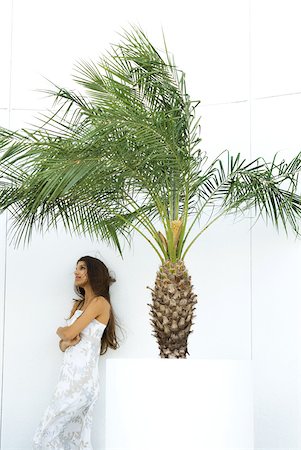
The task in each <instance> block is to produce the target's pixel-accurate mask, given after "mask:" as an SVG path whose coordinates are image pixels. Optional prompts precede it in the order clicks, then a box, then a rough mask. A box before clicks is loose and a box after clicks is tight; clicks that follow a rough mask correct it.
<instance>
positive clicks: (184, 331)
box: [148, 260, 197, 358]
mask: <svg viewBox="0 0 301 450" xmlns="http://www.w3.org/2000/svg"><path fill="white" fill-rule="evenodd" d="M190 280H191V277H190V276H189V275H188V272H187V270H186V267H185V264H184V262H183V261H181V260H179V261H176V262H174V263H173V262H171V261H169V260H168V261H165V262H164V263H163V264H162V265H161V266H160V268H159V270H158V272H157V276H156V282H155V287H154V289H151V291H152V300H153V302H152V305H151V304H149V303H148V306H150V309H151V311H150V315H151V316H152V319H151V323H152V325H153V328H154V333H153V336H155V337H156V339H157V342H158V344H159V349H160V357H161V358H186V353H188V355H189V352H188V350H187V339H188V336H189V334H190V333H192V331H190V328H191V325H193V323H192V319H193V318H194V317H195V315H194V314H193V311H194V310H195V307H194V306H193V305H194V304H195V303H197V300H196V295H195V294H193V292H192V287H193V286H192V284H191V281H190Z"/></svg>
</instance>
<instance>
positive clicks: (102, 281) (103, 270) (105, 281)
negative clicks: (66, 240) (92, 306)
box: [69, 256, 119, 355]
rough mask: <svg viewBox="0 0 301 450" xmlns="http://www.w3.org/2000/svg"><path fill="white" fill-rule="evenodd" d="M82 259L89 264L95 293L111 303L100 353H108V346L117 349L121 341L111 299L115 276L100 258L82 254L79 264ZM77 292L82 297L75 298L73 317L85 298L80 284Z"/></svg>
mask: <svg viewBox="0 0 301 450" xmlns="http://www.w3.org/2000/svg"><path fill="white" fill-rule="evenodd" d="M80 261H84V262H85V263H86V265H87V274H88V280H89V283H90V285H91V288H92V290H93V292H94V294H95V295H97V296H100V295H101V296H102V297H104V298H105V299H106V300H107V301H108V302H109V303H110V305H111V313H110V319H109V322H108V324H107V326H106V328H105V329H104V332H103V335H102V338H101V348H100V355H103V354H104V353H106V351H107V349H108V347H110V348H112V349H114V350H116V349H117V348H118V347H119V342H118V340H117V337H116V333H115V327H116V325H117V326H119V325H118V323H117V320H116V318H115V314H114V310H113V306H112V304H111V299H110V292H109V289H110V285H111V284H112V283H114V281H116V280H115V278H113V277H111V275H110V274H109V270H108V268H107V266H106V265H105V264H104V263H103V262H102V261H100V259H97V258H93V257H92V256H82V257H81V258H79V259H78V261H77V264H78V263H79V262H80ZM74 289H75V292H76V293H77V294H78V296H79V297H80V298H79V299H74V304H73V308H72V311H71V314H70V317H69V318H71V317H72V316H73V314H74V312H75V311H76V310H77V309H78V307H79V303H80V302H82V301H84V300H85V290H84V289H83V288H82V287H80V286H74Z"/></svg>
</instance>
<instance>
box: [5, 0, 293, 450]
mask: <svg viewBox="0 0 301 450" xmlns="http://www.w3.org/2000/svg"><path fill="white" fill-rule="evenodd" d="M298 7H299V2H298V1H292V0H286V1H272V0H270V1H267V0H227V1H223V0H210V1H209V0H207V1H204V0H201V1H200V0H199V1H192V0H188V1H186V2H185V3H176V2H171V1H165V2H162V1H157V0H154V1H153V2H151V3H150V2H148V3H143V2H139V1H138V0H136V1H134V0H128V1H127V2H121V1H115V2H112V3H111V4H109V3H108V2H106V3H104V2H98V1H96V0H86V1H85V2H79V1H74V0H73V1H70V0H65V1H62V0H60V1H59V0H52V1H51V2H50V1H42V2H41V1H37V0H26V1H22V0H2V2H1V3H0V46H1V71H0V125H2V126H10V127H11V128H13V129H17V128H20V127H22V126H23V127H28V126H29V124H31V123H32V122H33V121H34V117H35V116H37V112H38V111H42V110H43V109H45V108H47V107H51V102H50V101H49V99H48V98H45V97H44V96H43V94H41V93H38V92H35V91H34V90H35V89H41V88H49V87H50V88H51V86H50V85H49V84H48V83H47V81H46V80H45V79H44V78H43V77H46V78H48V79H49V80H51V81H53V82H55V83H57V84H60V85H63V86H66V87H72V86H74V83H73V82H72V79H71V74H72V65H73V64H74V63H75V62H76V61H77V60H78V59H79V58H90V57H91V58H94V59H95V58H97V57H98V55H101V54H102V53H103V52H104V51H105V50H106V49H107V48H108V46H109V44H110V43H111V42H116V41H117V40H118V35H117V32H119V31H120V30H121V27H127V26H128V24H129V23H138V24H140V25H141V26H142V27H143V29H144V30H145V31H146V33H147V34H148V36H149V37H150V38H151V40H152V41H153V42H154V44H155V45H156V46H158V47H159V48H163V42H162V38H161V27H162V28H163V29H164V32H165V36H166V39H167V44H168V47H169V49H170V51H172V52H173V53H174V55H175V60H176V62H177V64H178V66H179V67H180V68H182V69H183V70H184V71H185V72H186V74H187V83H188V89H189V92H190V94H191V97H192V98H194V99H200V100H201V101H202V103H201V106H200V108H199V111H200V114H201V115H202V119H201V125H202V149H203V150H206V151H207V152H208V155H209V157H213V156H216V155H217V154H218V153H220V152H221V151H222V150H224V149H226V148H227V149H229V150H231V151H232V153H233V154H236V153H237V152H241V154H242V155H243V156H244V157H247V158H249V157H252V158H255V157H257V156H264V157H266V158H267V159H268V160H269V159H270V158H271V157H272V155H273V154H274V153H275V152H276V151H280V153H279V159H280V158H281V157H288V158H289V157H292V156H293V155H294V154H296V153H297V152H298V151H300V147H301V145H300V143H301V127H300V111H301V95H300V92H301V65H300V57H299V53H300V52H299V48H300V41H301V29H300V25H299V11H298V9H299V8H298ZM251 224H252V220H251V219H250V218H247V219H246V220H244V221H240V222H238V223H236V224H235V225H234V224H233V219H232V218H231V217H228V218H225V219H223V220H220V221H219V222H217V223H216V224H215V225H213V226H212V227H211V228H209V229H208V231H207V232H206V233H204V235H203V238H202V239H200V240H199V241H198V243H197V244H196V245H195V247H194V248H192V249H191V251H190V253H188V255H187V259H186V263H187V267H188V269H189V272H190V274H191V276H192V279H193V284H194V288H195V292H196V293H197V294H198V304H197V310H196V314H197V317H196V320H195V325H194V326H193V330H194V332H193V333H192V334H191V335H190V338H189V352H190V358H212V359H219V358H220V359H223V358H228V359H252V360H253V366H254V390H255V399H254V400H255V429H254V432H255V446H256V448H262V449H266V450H267V449H272V448H273V449H274V448H281V449H295V448H300V447H301V421H300V418H301V415H300V412H299V405H300V399H301V394H300V392H301V381H300V373H299V372H298V367H299V364H300V356H299V354H300V338H301V336H300V334H299V328H300V327H299V320H300V309H299V291H300V281H299V280H300V276H299V270H298V269H299V266H300V264H298V263H299V261H300V254H301V251H300V249H301V247H300V242H297V241H295V240H294V238H293V236H292V235H290V236H289V237H288V238H287V237H286V235H285V233H284V232H281V233H279V234H277V232H276V231H275V230H274V229H273V228H272V226H271V225H269V226H268V227H266V225H265V224H264V223H263V222H262V221H259V222H258V223H257V224H256V225H255V227H254V228H253V230H252V231H251V232H250V231H249V230H250V225H251ZM133 244H134V245H133V247H132V249H128V248H125V254H124V259H123V260H122V259H121V258H119V256H118V255H117V253H116V252H114V251H113V250H112V249H110V248H107V247H106V246H105V245H104V244H102V243H97V242H92V241H90V240H89V239H84V238H81V239H79V238H76V237H70V236H67V235H66V234H65V233H64V232H63V231H62V232H60V233H59V234H58V235H57V234H56V233H55V232H51V233H47V234H45V235H44V237H42V236H35V237H34V239H33V240H32V243H31V245H30V247H28V248H25V249H23V248H21V247H20V248H19V249H14V248H13V247H12V246H8V251H7V256H6V255H5V218H4V217H1V218H0V251H1V253H0V302H1V304H0V311H1V315H0V324H1V327H2V330H3V332H1V333H0V340H1V346H0V348H1V350H0V355H1V361H2V363H3V367H2V372H1V374H2V377H1V450H17V449H18V450H19V449H24V450H25V449H26V450H29V449H30V443H31V438H32V435H33V432H34V429H35V427H36V426H37V423H38V421H39V419H40V416H41V414H42V412H43V411H44V409H45V407H46V405H47V404H48V401H49V399H50V396H51V394H52V392H53V389H54V385H55V382H56V380H57V377H58V373H59V369H60V364H61V362H62V358H63V354H62V353H61V352H60V350H59V348H58V337H57V335H56V334H55V330H56V328H57V327H58V326H59V325H60V324H62V323H63V321H64V317H67V314H68V313H69V310H70V307H71V303H72V301H71V299H72V296H73V292H72V281H73V269H74V264H75V261H76V260H77V258H78V257H80V256H82V255H83V254H90V255H92V256H98V257H100V258H102V259H103V260H104V261H105V263H107V264H108V266H109V267H110V268H111V269H112V270H113V271H114V273H115V275H116V278H117V282H116V283H115V285H113V287H112V303H113V305H114V308H115V311H116V314H117V316H118V318H119V319H120V321H121V325H122V326H123V328H124V329H125V333H126V334H125V337H124V338H123V342H122V344H121V347H120V349H118V350H117V351H113V350H109V351H108V353H107V354H106V355H104V356H103V357H101V358H100V361H99V370H100V377H101V380H102V391H101V396H100V399H99V402H98V403H97V406H96V411H95V421H94V425H93V442H94V443H95V450H102V449H103V443H104V435H103V434H104V425H105V423H104V421H105V417H104V411H105V398H104V395H103V394H104V385H105V382H106V380H105V378H104V373H105V372H104V368H105V362H106V359H107V358H122V357H123V358H124V357H126V358H134V357H137V358H149V357H153V358H157V357H158V350H157V346H156V342H155V340H154V338H153V336H151V332H152V329H151V325H150V322H149V319H150V316H149V308H148V306H147V303H149V302H150V299H151V297H150V291H149V290H148V289H146V286H152V284H153V283H154V279H155V274H156V270H157V268H158V264H159V261H158V260H157V256H156V254H155V253H153V252H152V250H151V248H150V247H149V248H148V246H147V244H145V243H144V242H143V241H142V239H141V238H140V237H139V236H136V237H135V239H134V242H133ZM5 266H6V269H7V270H6V290H5V289H4V285H5V283H4V275H5ZM120 337H121V339H122V336H121V335H120ZM33 400H34V401H33ZM141 450H143V449H141Z"/></svg>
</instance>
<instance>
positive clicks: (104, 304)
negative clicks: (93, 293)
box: [93, 295, 111, 311]
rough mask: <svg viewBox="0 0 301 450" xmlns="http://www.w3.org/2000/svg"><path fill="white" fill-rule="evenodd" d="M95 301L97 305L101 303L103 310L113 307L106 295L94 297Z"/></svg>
mask: <svg viewBox="0 0 301 450" xmlns="http://www.w3.org/2000/svg"><path fill="white" fill-rule="evenodd" d="M93 303H94V304H95V305H99V306H100V308H101V310H102V311H104V310H110V309H111V305H110V303H109V302H108V300H107V299H106V298H105V297H103V296H102V295H99V296H98V297H95V298H94V299H93Z"/></svg>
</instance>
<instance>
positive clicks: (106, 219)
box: [0, 26, 301, 358]
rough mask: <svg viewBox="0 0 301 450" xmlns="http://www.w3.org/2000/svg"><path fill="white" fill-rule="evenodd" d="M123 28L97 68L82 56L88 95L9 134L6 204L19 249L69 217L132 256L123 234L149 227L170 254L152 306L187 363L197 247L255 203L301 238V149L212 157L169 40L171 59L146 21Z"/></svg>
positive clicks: (167, 342) (57, 104)
mask: <svg viewBox="0 0 301 450" xmlns="http://www.w3.org/2000/svg"><path fill="white" fill-rule="evenodd" d="M123 31H124V33H123V34H122V35H121V40H120V42H119V43H118V44H114V45H112V46H111V48H110V51H108V53H107V55H105V56H103V57H102V58H101V59H100V60H99V61H98V62H97V63H93V62H84V61H80V62H78V63H77V65H76V66H75V76H74V80H75V81H76V82H77V83H78V85H79V88H80V89H81V91H80V90H79V91H78V92H76V91H70V90H67V89H63V88H60V87H58V86H55V90H54V91H51V90H50V91H47V93H48V94H50V95H51V96H54V105H53V106H54V109H55V108H56V109H55V112H53V113H50V114H47V115H46V116H45V115H42V117H41V120H42V124H41V126H37V127H36V128H34V129H32V130H25V129H22V130H19V131H14V132H13V131H10V130H7V129H3V128H2V129H1V132H0V146H1V150H2V152H1V159H0V183H1V184H0V190H1V198H0V211H4V210H8V211H9V212H10V213H11V214H10V216H11V228H10V230H11V231H12V232H13V240H14V242H15V244H16V245H19V243H20V242H21V241H22V240H23V241H24V242H29V240H30V238H31V235H32V231H33V229H35V228H36V229H37V230H44V229H49V228H51V227H56V226H57V224H58V223H59V222H62V223H63V225H64V227H65V229H66V230H68V231H69V232H70V233H76V234H81V235H86V236H90V237H96V238H97V239H102V240H104V241H106V242H107V243H109V244H112V245H113V246H114V247H116V249H117V250H118V251H119V253H120V255H121V256H122V248H121V241H120V238H121V237H122V236H123V237H124V238H125V239H126V241H127V242H128V243H130V237H131V236H132V233H133V232H134V231H137V232H138V233H140V234H141V235H142V236H143V238H145V240H146V241H147V243H148V244H149V245H150V246H151V247H152V249H153V250H154V251H155V252H156V254H157V255H158V257H159V259H160V267H159V270H158V272H157V276H156V281H155V286H154V288H153V289H151V294H152V304H148V306H150V315H151V323H152V326H153V329H154V336H155V337H156V340H157V342H158V345H159V349H160V357H162V358H186V354H187V353H188V350H187V339H188V336H189V334H190V333H191V332H192V331H190V328H191V325H192V324H193V323H192V319H193V318H194V317H195V316H194V310H195V307H194V305H195V304H196V302H197V300H196V295H195V294H194V293H193V290H192V284H191V277H190V276H189V275H188V272H187V269H186V267H185V263H184V258H185V256H186V255H187V252H188V251H189V249H190V248H191V246H192V245H193V244H194V243H195V242H196V240H197V239H198V238H199V237H200V236H201V235H202V233H203V232H204V231H205V230H206V229H207V228H208V227H209V226H211V225H212V224H213V223H214V222H215V221H216V220H217V219H219V218H220V217H222V216H224V215H226V214H235V215H237V214H238V213H244V212H245V211H249V210H250V209H252V210H253V211H254V213H255V215H256V216H257V217H260V216H265V217H266V219H269V220H271V221H272V224H273V225H275V226H276V227H277V228H278V227H279V225H283V227H284V229H285V231H286V232H287V225H289V227H291V228H292V229H293V230H294V232H295V233H296V235H297V236H299V226H298V219H299V218H300V214H301V206H300V204H301V203H300V195H298V194H297V193H296V191H297V185H298V175H299V171H300V168H301V158H300V157H301V153H299V154H298V155H297V156H296V157H295V158H294V159H292V160H291V162H290V163H286V162H285V161H284V160H283V161H281V162H280V163H276V155H275V156H274V158H273V161H272V162H271V163H267V162H266V161H265V160H264V159H263V158H257V159H255V160H254V161H251V162H247V161H246V160H245V159H243V160H242V159H241V156H240V154H237V155H236V156H231V155H230V153H229V151H228V150H226V151H224V152H222V153H221V154H220V155H219V156H218V157H217V158H216V159H214V161H212V162H211V163H209V162H208V161H207V160H208V157H207V155H206V153H205V152H204V151H201V150H200V148H199V143H200V141H201V139H200V137H199V134H200V133H199V118H198V117H197V116H196V108H197V105H198V104H199V102H197V101H192V100H191V99H190V97H189V95H188V94H187V92H186V84H185V74H184V73H183V72H182V71H180V70H179V69H178V68H177V67H176V65H175V63H174V60H173V58H172V57H171V56H170V54H169V52H168V50H167V47H166V42H165V39H164V49H165V50H164V52H162V53H163V54H164V56H161V54H160V52H159V51H157V50H156V49H155V47H154V46H153V45H152V44H151V42H150V41H149V39H148V38H147V36H146V35H145V33H144V32H143V31H142V30H141V29H140V28H139V27H135V26H132V28H131V30H130V31H126V30H123ZM83 88H84V89H83ZM208 212H210V215H209V214H208ZM204 218H205V219H206V222H205V223H204V224H202V220H203V219H204ZM158 228H161V229H160V230H158ZM188 354H189V353H188Z"/></svg>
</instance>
